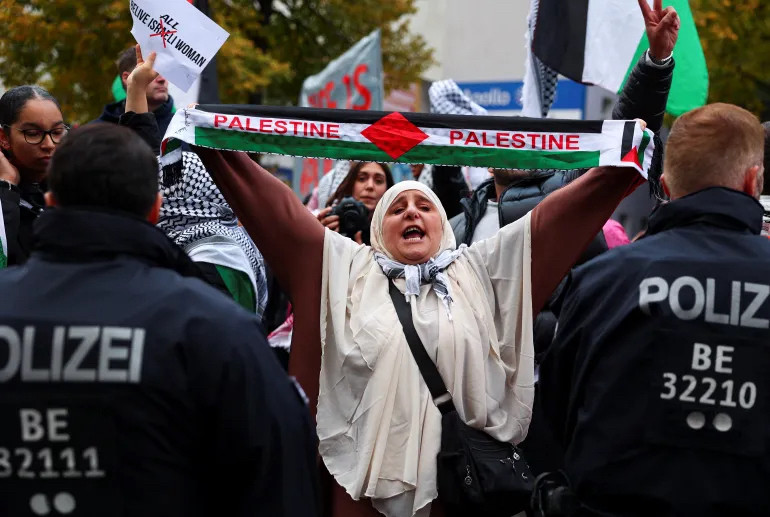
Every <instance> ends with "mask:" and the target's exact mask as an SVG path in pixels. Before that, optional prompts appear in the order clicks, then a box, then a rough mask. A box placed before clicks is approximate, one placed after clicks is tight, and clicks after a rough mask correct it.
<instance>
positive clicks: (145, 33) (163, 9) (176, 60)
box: [129, 0, 230, 92]
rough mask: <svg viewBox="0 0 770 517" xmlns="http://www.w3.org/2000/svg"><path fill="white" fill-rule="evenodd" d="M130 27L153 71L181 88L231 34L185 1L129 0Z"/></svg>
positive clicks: (185, 86)
mask: <svg viewBox="0 0 770 517" xmlns="http://www.w3.org/2000/svg"><path fill="white" fill-rule="evenodd" d="M129 2H130V4H129V5H130V10H131V17H132V18H133V21H134V25H133V27H132V28H131V34H133V36H134V39H136V42H137V43H139V44H140V45H141V46H142V51H143V53H144V55H145V56H147V55H149V53H150V52H153V51H154V52H157V53H158V57H157V59H156V60H155V70H157V71H158V72H159V73H160V74H161V75H163V76H164V77H165V78H166V79H168V80H169V81H170V82H171V83H173V84H174V85H175V86H177V87H178V88H179V89H181V90H183V91H185V92H186V91H187V90H189V89H190V86H192V84H193V83H194V82H195V80H196V79H197V78H198V77H199V76H200V74H201V72H203V69H204V68H205V67H206V65H207V64H208V63H209V62H210V61H211V60H212V58H213V57H214V56H215V55H216V53H217V51H219V49H220V47H221V46H222V45H223V44H224V42H225V40H227V38H228V37H229V36H230V34H229V33H228V32H227V31H225V30H224V29H223V28H222V27H220V26H219V25H217V24H216V23H215V22H214V21H212V20H211V19H210V18H208V17H207V16H206V15H204V14H203V13H201V12H200V11H199V10H198V9H196V8H195V7H194V6H192V5H190V3H189V2H188V1H187V0H163V2H157V1H155V0H129Z"/></svg>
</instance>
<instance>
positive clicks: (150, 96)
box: [93, 47, 176, 135]
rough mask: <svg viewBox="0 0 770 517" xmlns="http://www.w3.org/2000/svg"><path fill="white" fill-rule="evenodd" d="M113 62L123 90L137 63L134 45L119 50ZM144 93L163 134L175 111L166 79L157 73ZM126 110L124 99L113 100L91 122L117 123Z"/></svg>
mask: <svg viewBox="0 0 770 517" xmlns="http://www.w3.org/2000/svg"><path fill="white" fill-rule="evenodd" d="M115 64H116V66H117V68H118V75H119V76H120V80H121V82H122V83H123V89H124V90H125V89H126V87H127V81H128V77H129V76H130V75H131V72H132V71H133V70H134V68H136V65H137V60H136V50H135V47H129V48H127V49H126V50H124V51H123V52H121V53H120V55H119V56H118V59H117V61H116V62H115ZM145 94H146V97H147V107H148V109H149V111H150V112H152V113H154V114H155V120H156V121H157V123H158V128H159V129H160V134H161V135H163V134H165V133H166V129H168V125H169V124H170V123H171V119H172V118H173V117H174V112H175V111H176V109H175V108H174V99H173V98H172V97H171V96H170V95H169V94H168V81H167V80H166V78H165V77H163V76H162V75H158V76H157V77H155V79H154V80H153V81H152V82H151V83H150V84H148V85H147V88H146V90H145ZM126 111H127V110H126V100H125V99H123V100H120V101H117V102H113V103H111V104H107V105H106V106H105V107H104V111H103V112H102V114H101V115H100V116H99V118H97V119H96V120H94V121H93V122H110V123H112V124H117V123H118V122H119V121H120V116H121V115H123V114H124V113H125V112H126ZM128 111H130V110H128Z"/></svg>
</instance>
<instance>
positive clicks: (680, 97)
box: [618, 0, 709, 116]
mask: <svg viewBox="0 0 770 517" xmlns="http://www.w3.org/2000/svg"><path fill="white" fill-rule="evenodd" d="M665 4H666V5H671V6H673V7H674V9H676V12H677V13H678V14H679V19H680V20H681V22H682V25H681V27H680V29H679V39H678V40H677V42H676V47H675V48H674V56H675V59H676V68H675V69H674V82H673V84H672V85H671V92H670V93H669V95H668V104H667V105H666V111H667V112H668V113H670V114H672V115H675V116H679V115H681V114H682V113H686V112H688V111H690V110H693V109H695V108H698V107H700V106H703V105H704V104H706V99H707V97H708V91H709V74H708V69H707V67H706V57H705V56H704V55H703V48H702V47H701V44H700V38H699V37H698V29H697V28H696V26H695V20H694V19H693V17H692V11H690V5H689V3H688V1H687V0H668V1H666V2H665ZM649 46H650V42H649V41H648V40H647V33H646V32H645V31H642V37H641V41H640V42H639V45H638V46H637V48H636V54H635V55H634V58H633V59H632V60H631V63H630V64H629V67H628V70H627V72H626V79H628V75H629V74H630V73H631V70H633V68H634V66H635V65H636V62H637V61H638V60H639V57H640V56H641V55H642V53H643V52H644V51H645V50H647V49H648V48H649ZM625 82H626V81H625V79H624V80H623V84H624V85H625ZM621 90H622V88H621ZM619 92H620V90H618V93H619Z"/></svg>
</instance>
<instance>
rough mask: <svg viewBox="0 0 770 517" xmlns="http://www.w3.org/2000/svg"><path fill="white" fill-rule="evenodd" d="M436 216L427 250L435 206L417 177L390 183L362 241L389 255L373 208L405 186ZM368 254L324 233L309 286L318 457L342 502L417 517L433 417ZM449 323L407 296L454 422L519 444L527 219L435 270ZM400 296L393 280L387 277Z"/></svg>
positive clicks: (526, 320)
mask: <svg viewBox="0 0 770 517" xmlns="http://www.w3.org/2000/svg"><path fill="white" fill-rule="evenodd" d="M410 189H417V190H420V191H421V192H423V193H425V194H426V195H427V196H428V197H429V198H430V199H431V200H432V201H433V202H434V204H435V205H436V207H437V208H438V209H439V210H440V211H441V216H442V223H443V228H444V234H443V236H442V240H441V245H440V249H439V251H440V252H441V251H445V250H454V248H455V243H454V236H453V234H452V230H451V227H450V226H449V223H448V222H447V220H446V214H445V213H444V210H443V208H442V207H441V203H440V202H439V200H438V199H437V198H436V196H435V194H433V192H432V191H430V189H427V188H426V187H425V186H424V185H422V184H420V183H417V182H402V183H398V184H396V185H395V186H393V187H391V189H389V190H388V191H387V192H386V193H385V195H384V196H383V197H382V199H381V200H380V202H379V204H378V206H377V208H376V209H375V213H374V215H373V218H372V229H371V230H372V231H371V235H372V247H373V248H376V249H377V250H378V251H381V252H383V253H384V254H386V255H388V256H390V257H391V258H392V255H390V254H389V252H388V250H387V248H386V247H385V244H384V241H383V237H382V221H383V218H384V214H385V212H386V211H387V209H388V207H389V206H390V204H391V203H392V202H393V201H394V200H395V199H396V197H397V196H398V195H399V194H400V193H401V192H404V191H405V190H410ZM374 253H375V252H374V250H373V249H372V248H370V247H368V246H362V245H358V244H356V243H355V242H353V241H352V240H350V239H348V238H346V237H343V236H341V235H339V234H338V233H335V232H332V231H328V230H327V232H326V236H325V239H324V262H323V280H322V292H321V341H322V343H321V345H322V350H323V359H322V365H321V378H320V395H319V400H318V436H319V439H320V447H319V448H320V452H321V456H322V458H323V460H324V462H325V464H326V466H327V468H328V469H329V471H330V472H331V473H332V474H333V475H334V477H335V479H336V480H337V482H338V483H339V484H340V485H341V486H342V487H344V488H345V490H346V491H347V492H348V493H349V494H350V495H351V496H352V497H353V498H354V499H359V498H363V497H367V498H371V499H372V503H373V505H374V507H375V508H377V509H378V510H379V511H380V512H382V513H383V514H385V515H387V516H388V517H405V516H406V517H408V516H411V515H419V516H421V517H422V516H427V515H428V513H429V512H430V502H431V501H432V500H433V499H435V498H436V496H437V491H436V455H437V454H438V451H439V448H440V441H441V415H440V413H439V411H438V409H437V408H436V406H435V404H434V403H433V400H432V399H431V397H430V393H429V392H428V389H427V387H426V385H425V382H424V381H423V379H422V376H421V375H420V371H419V369H418V368H417V365H416V363H415V362H414V358H413V357H412V355H411V352H410V351H409V347H408V345H407V343H406V338H405V337H404V333H403V330H402V328H401V325H400V323H399V321H398V317H397V316H396V313H395V309H394V307H393V304H392V301H391V300H390V296H389V294H388V282H389V281H390V280H389V279H388V278H387V277H386V276H385V274H384V273H383V272H382V269H381V268H380V266H379V265H378V264H377V262H376V261H375V260H374ZM445 273H446V276H447V278H448V284H449V286H450V287H451V290H452V298H453V300H454V301H453V303H452V319H451V320H450V318H449V315H448V314H447V312H446V311H444V310H443V309H442V308H441V303H440V300H439V298H438V296H437V295H436V293H435V291H434V289H433V288H432V286H431V285H428V284H426V285H421V286H420V288H419V295H418V296H416V297H412V300H411V306H412V318H413V320H414V325H415V329H416V330H417V333H418V335H419V336H420V339H421V340H422V342H423V344H424V346H425V348H426V349H427V351H428V354H429V355H430V356H431V358H432V359H433V360H434V361H435V362H436V365H437V366H438V369H439V372H440V373H441V376H442V378H443V380H444V383H445V384H446V385H447V388H448V390H449V392H450V393H451V394H452V397H453V399H454V403H455V407H456V408H457V411H458V413H459V414H460V416H461V417H462V418H463V420H464V421H465V422H466V423H468V425H471V426H472V427H475V428H478V429H482V430H484V431H486V432H487V433H489V434H490V435H491V436H493V437H494V438H496V439H498V440H503V441H511V442H514V443H518V442H520V441H521V440H523V439H524V437H525V436H526V433H527V428H528V426H529V420H530V417H531V408H532V400H533V396H534V388H533V386H534V360H533V356H534V350H533V344H532V301H531V279H530V222H529V215H527V216H525V217H524V218H522V219H520V220H518V221H516V222H515V223H513V224H510V225H508V226H506V227H505V228H503V229H502V230H500V232H499V233H498V234H497V235H496V236H495V237H493V238H491V239H488V240H486V241H481V242H478V243H475V244H474V245H473V246H471V247H469V248H467V249H465V250H464V252H463V253H461V254H460V255H459V256H458V257H456V258H455V260H454V261H453V262H452V263H451V264H450V265H449V266H448V267H447V268H446V270H445ZM395 284H396V286H397V287H398V288H399V289H400V290H401V291H402V292H403V291H404V289H405V283H404V280H403V279H398V280H395Z"/></svg>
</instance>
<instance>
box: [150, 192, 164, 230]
mask: <svg viewBox="0 0 770 517" xmlns="http://www.w3.org/2000/svg"><path fill="white" fill-rule="evenodd" d="M161 205H163V195H162V194H161V193H160V192H158V197H156V198H155V202H154V203H153V204H152V208H150V211H149V212H147V221H149V222H150V224H158V220H159V219H160V207H161Z"/></svg>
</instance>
